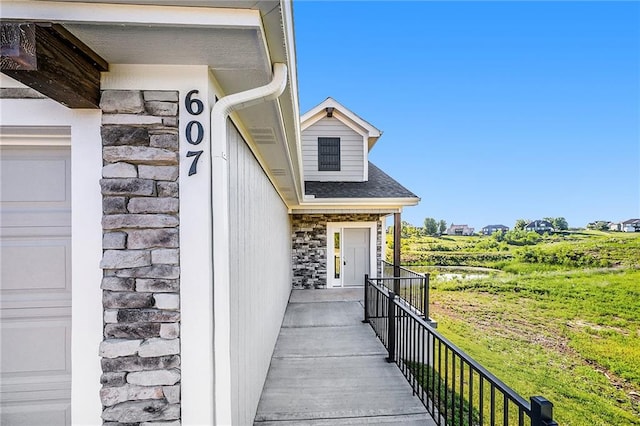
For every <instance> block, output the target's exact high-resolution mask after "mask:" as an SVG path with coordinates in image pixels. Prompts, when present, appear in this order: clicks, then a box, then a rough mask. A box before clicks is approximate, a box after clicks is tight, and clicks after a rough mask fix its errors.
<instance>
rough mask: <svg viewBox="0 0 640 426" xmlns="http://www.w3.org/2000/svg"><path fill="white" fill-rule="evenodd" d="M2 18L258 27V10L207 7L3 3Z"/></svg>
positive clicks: (259, 22) (259, 26)
mask: <svg viewBox="0 0 640 426" xmlns="http://www.w3.org/2000/svg"><path fill="white" fill-rule="evenodd" d="M0 14H1V17H2V19H22V20H37V21H51V22H66V23H112V24H122V25H125V24H149V25H151V24H153V25H156V26H160V25H166V26H185V27H215V28H261V26H262V20H261V19H260V12H259V11H258V10H249V9H227V8H210V7H180V6H152V5H132V4H104V3H100V4H96V3H75V2H73V3H70V2H49V1H47V2H44V1H38V2H36V1H29V0H27V1H3V2H2V9H1V11H0Z"/></svg>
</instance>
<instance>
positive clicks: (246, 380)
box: [228, 123, 292, 425]
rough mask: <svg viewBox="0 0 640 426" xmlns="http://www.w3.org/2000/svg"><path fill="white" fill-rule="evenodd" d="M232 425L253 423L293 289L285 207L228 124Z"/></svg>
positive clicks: (289, 241) (287, 217) (288, 231)
mask: <svg viewBox="0 0 640 426" xmlns="http://www.w3.org/2000/svg"><path fill="white" fill-rule="evenodd" d="M228 128H229V131H228V138H229V151H228V152H229V213H230V214H229V216H230V217H229V221H230V229H229V231H230V239H231V242H230V247H231V260H230V262H231V265H230V282H231V289H230V291H231V374H232V384H231V387H232V395H231V401H232V410H233V424H238V425H248V424H253V419H254V417H255V413H256V409H257V407H258V402H259V400H260V395H261V393H262V387H263V385H264V381H265V378H266V376H267V371H268V369H269V364H270V362H271V355H272V353H273V348H274V346H275V343H276V339H277V337H278V333H279V331H280V325H281V324H282V319H283V317H284V311H285V309H286V306H287V301H288V299H289V294H290V292H291V280H292V277H291V270H292V269H291V225H290V221H289V215H288V212H287V208H286V206H285V205H284V203H283V202H282V200H281V199H280V197H279V196H278V194H277V193H276V191H275V189H274V188H273V186H272V185H271V182H270V181H269V179H268V178H267V176H266V175H265V174H264V172H263V170H262V168H261V167H260V165H259V164H258V162H257V161H256V159H255V158H254V156H253V154H252V153H251V151H250V150H249V148H248V147H247V145H246V143H245V142H244V140H243V139H242V137H241V136H240V134H239V133H238V131H237V130H236V129H235V127H234V126H233V125H232V124H231V123H229V126H228Z"/></svg>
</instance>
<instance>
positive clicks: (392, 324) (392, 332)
mask: <svg viewBox="0 0 640 426" xmlns="http://www.w3.org/2000/svg"><path fill="white" fill-rule="evenodd" d="M388 306H389V308H388V319H389V323H388V324H387V326H388V327H387V330H388V336H387V338H388V342H389V344H388V346H389V356H388V357H387V362H394V361H395V360H396V359H395V358H396V294H395V293H394V292H392V291H390V292H389V305H388Z"/></svg>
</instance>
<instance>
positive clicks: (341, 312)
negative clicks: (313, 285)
mask: <svg viewBox="0 0 640 426" xmlns="http://www.w3.org/2000/svg"><path fill="white" fill-rule="evenodd" d="M362 309H363V308H362V305H361V304H360V302H321V303H292V302H290V303H289V305H288V306H287V311H286V313H285V315H284V321H283V322H282V327H337V326H344V325H353V324H357V323H358V321H361V320H362V319H363V318H364V316H363V315H364V314H363V310H362Z"/></svg>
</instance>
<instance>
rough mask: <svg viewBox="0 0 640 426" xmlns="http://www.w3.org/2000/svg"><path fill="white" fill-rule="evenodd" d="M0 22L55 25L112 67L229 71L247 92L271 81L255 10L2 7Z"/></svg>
mask: <svg viewBox="0 0 640 426" xmlns="http://www.w3.org/2000/svg"><path fill="white" fill-rule="evenodd" d="M174 3H175V2H174ZM201 3H204V2H201ZM180 4H187V2H184V3H180ZM2 18H3V19H17V20H29V21H50V22H56V23H60V24H62V25H64V27H65V28H66V29H68V30H69V31H70V32H71V33H73V34H74V35H75V36H76V37H78V38H79V39H80V40H82V41H83V42H84V43H85V44H86V45H87V46H89V47H90V48H91V49H93V50H94V51H95V52H96V53H98V54H99V55H100V56H102V57H103V58H104V59H105V60H106V61H107V62H109V63H113V64H159V65H208V66H209V67H210V68H211V69H212V70H214V72H215V71H216V70H234V72H235V73H236V74H235V76H236V78H235V81H239V80H243V82H246V88H249V87H253V86H255V85H260V84H264V83H266V82H267V81H269V78H270V76H271V60H270V58H269V54H268V51H267V45H266V41H265V36H264V33H263V29H262V19H261V17H260V11H259V10H252V9H226V8H211V7H183V6H157V5H143V6H141V5H134V4H105V3H76V2H73V3H72V2H64V1H62V2H56V1H3V5H2ZM150 47H153V48H150ZM238 73H240V75H238ZM243 73H245V74H246V75H242V74H243ZM238 77H240V78H238ZM242 77H244V78H242ZM223 87H224V85H223ZM246 88H245V87H239V88H236V87H234V88H227V87H224V89H225V92H227V93H231V92H233V91H237V90H245V89H246Z"/></svg>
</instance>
